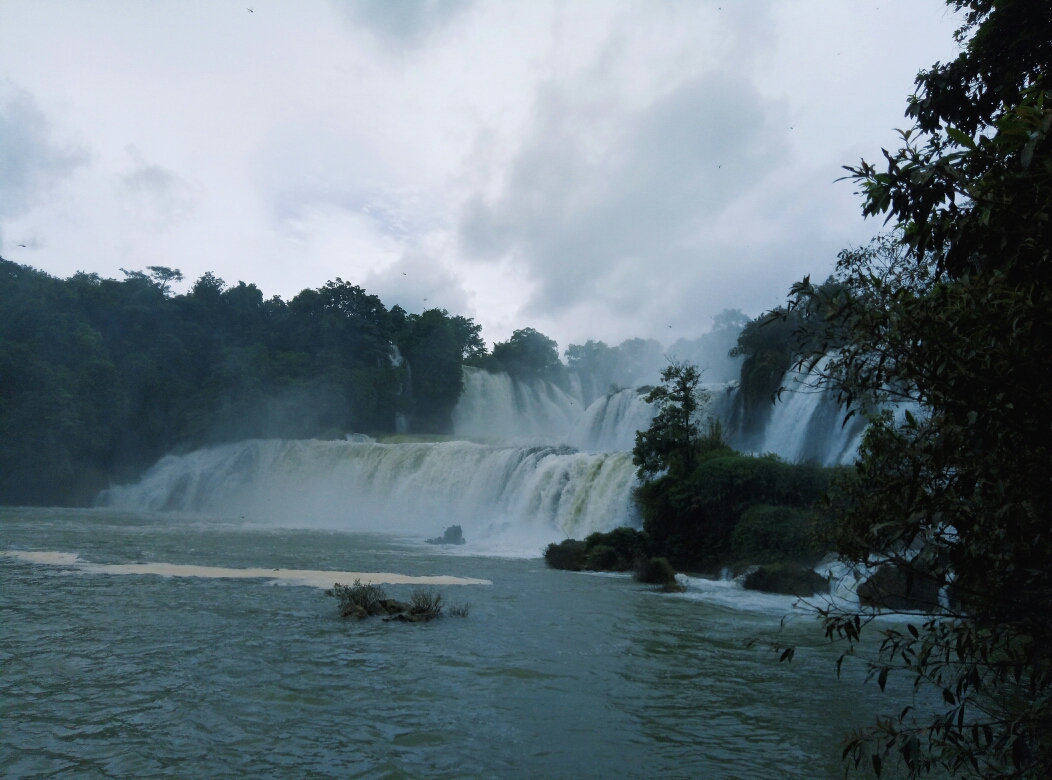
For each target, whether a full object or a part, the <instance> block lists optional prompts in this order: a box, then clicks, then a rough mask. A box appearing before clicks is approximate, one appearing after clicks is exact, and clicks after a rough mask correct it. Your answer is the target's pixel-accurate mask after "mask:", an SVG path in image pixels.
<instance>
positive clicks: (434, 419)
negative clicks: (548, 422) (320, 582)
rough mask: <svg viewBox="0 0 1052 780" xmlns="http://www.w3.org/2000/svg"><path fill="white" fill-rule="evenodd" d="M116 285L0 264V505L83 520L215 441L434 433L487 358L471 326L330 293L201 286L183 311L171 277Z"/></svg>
mask: <svg viewBox="0 0 1052 780" xmlns="http://www.w3.org/2000/svg"><path fill="white" fill-rule="evenodd" d="M125 276H126V278H125V279H123V280H114V279H103V278H100V277H99V276H98V275H97V274H87V273H78V274H76V275H75V276H72V277H70V278H69V279H57V278H54V277H52V276H49V275H48V274H45V273H43V272H41V271H37V270H35V269H32V268H30V267H27V266H22V265H17V264H15V263H12V262H9V261H6V260H3V259H0V503H4V504H56V505H67V504H84V503H87V502H90V500H91V499H92V497H93V496H94V495H95V494H96V492H97V491H98V490H99V489H100V488H103V487H106V486H107V485H108V484H110V483H111V482H114V481H121V480H126V479H129V478H133V477H134V476H135V475H137V474H138V473H140V472H141V471H142V470H143V469H144V468H146V467H148V466H149V465H151V464H152V463H154V462H155V461H156V460H157V459H158V458H159V457H160V456H161V455H163V454H165V453H167V452H169V451H172V450H173V449H181V448H190V447H195V446H199V445H202V444H208V443H215V442H220V441H230V440H235V439H241V438H246V437H262V436H280V437H307V436H342V435H343V434H345V433H349V432H365V433H385V432H393V431H394V430H395V425H396V419H397V416H398V415H406V416H407V417H408V418H409V419H410V420H411V421H412V422H411V424H412V426H413V428H414V429H415V430H416V431H419V432H445V431H446V430H448V428H449V425H450V415H451V412H452V409H453V407H454V406H455V405H456V402H457V399H458V398H459V396H460V393H461V390H462V384H463V379H462V370H461V366H462V364H463V363H464V361H465V360H475V361H478V360H481V359H482V358H483V357H485V352H486V350H485V346H484V344H483V342H482V339H481V336H480V327H479V326H478V325H476V324H475V323H473V322H472V321H471V320H470V319H468V318H465V317H459V316H450V315H449V314H448V313H447V312H445V311H444V310H437V309H436V310H430V311H427V312H424V313H423V314H420V315H411V314H406V312H405V311H404V310H402V309H401V308H400V307H398V306H395V307H393V308H392V309H390V310H389V309H387V308H386V307H385V306H384V305H383V303H382V302H381V301H380V299H379V298H377V297H376V296H375V295H369V294H368V293H366V292H365V291H364V290H362V289H361V288H360V287H357V286H355V285H353V284H350V283H347V282H344V281H342V280H340V279H336V280H335V281H333V282H329V283H328V284H326V285H325V286H323V287H321V288H318V289H308V290H303V291H302V292H300V293H299V294H298V295H296V296H295V297H294V298H292V299H291V300H288V301H284V300H282V299H281V298H278V297H274V298H270V299H264V297H263V294H262V293H261V291H260V290H259V289H258V288H257V287H256V286H255V285H252V284H245V283H243V282H240V283H238V284H237V285H234V286H229V287H228V286H226V285H225V284H224V282H223V281H222V280H221V279H218V278H217V277H215V276H214V275H212V274H205V275H204V276H202V277H201V278H200V279H198V280H197V282H196V283H194V285H193V286H192V287H191V289H190V290H189V292H187V293H186V294H185V295H173V294H171V292H170V283H171V282H172V281H173V280H178V279H181V275H180V274H179V273H178V272H177V271H174V270H172V269H168V268H164V267H151V268H150V269H149V273H141V272H125ZM392 345H394V347H397V349H395V348H393V346H392ZM403 358H404V359H403ZM409 366H411V369H410V367H409Z"/></svg>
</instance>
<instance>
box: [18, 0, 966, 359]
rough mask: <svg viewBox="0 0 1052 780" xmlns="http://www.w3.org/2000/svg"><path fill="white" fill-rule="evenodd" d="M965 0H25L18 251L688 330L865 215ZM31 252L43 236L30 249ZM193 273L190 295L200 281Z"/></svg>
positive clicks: (584, 334) (483, 311)
mask: <svg viewBox="0 0 1052 780" xmlns="http://www.w3.org/2000/svg"><path fill="white" fill-rule="evenodd" d="M955 22H956V20H955V18H954V17H953V16H952V15H950V14H949V13H948V12H947V10H946V7H945V5H944V3H943V2H941V1H940V0H866V1H865V2H863V1H862V0H858V2H856V1H855V0H766V1H765V0H711V2H709V1H706V0H694V1H692V2H687V0H646V1H645V2H631V1H627V2H613V1H612V0H601V1H597V2H566V1H564V0H554V1H552V2H548V1H547V0H522V1H521V2H510V1H506V2H483V1H482V0H477V1H475V2H473V1H472V0H295V2H293V1H292V0H286V1H283V2H278V0H238V1H237V2H227V1H226V0H203V1H202V2H189V1H186V0H171V1H170V2H151V3H146V2H140V1H139V0H135V1H134V2H132V1H129V2H92V3H85V2H80V1H79V0H78V1H77V2H48V1H47V0H33V2H24V1H22V0H0V254H2V255H3V256H4V257H5V258H6V259H9V260H14V261H16V262H20V263H26V264H29V265H33V266H35V267H38V268H42V269H44V270H46V271H48V272H49V273H52V274H56V275H59V276H67V275H69V274H72V273H74V272H76V271H78V270H87V271H95V272H98V273H101V274H103V275H106V276H116V277H120V276H121V274H120V270H119V269H121V268H127V269H142V268H145V267H146V266H148V265H168V266H173V267H177V268H180V269H182V271H183V272H184V274H185V275H186V277H187V282H189V281H190V280H192V279H194V278H196V277H197V276H200V275H201V274H202V273H203V272H205V271H209V270H211V271H214V272H215V273H216V274H218V275H219V276H221V277H222V278H224V279H225V280H226V281H227V282H236V281H238V280H245V281H249V282H255V283H256V284H258V285H259V286H260V287H261V288H262V289H263V291H264V294H266V295H268V296H269V295H274V294H278V295H281V296H283V297H287V296H290V295H293V294H295V293H296V292H297V291H298V290H300V289H302V288H303V287H315V286H318V285H320V284H322V283H324V282H325V281H326V280H327V279H331V278H334V277H336V276H340V277H342V278H343V279H345V280H350V281H353V282H355V283H357V284H360V285H362V286H363V287H365V288H366V289H367V290H369V291H370V292H374V293H376V294H378V295H380V297H381V298H382V299H383V300H384V302H385V303H386V304H387V305H389V306H390V305H392V304H395V303H398V304H401V305H402V306H403V307H405V308H406V309H408V310H410V311H420V310H422V309H423V308H431V307H434V306H440V307H444V308H447V309H449V310H450V311H451V312H454V313H464V314H467V315H469V316H473V317H475V318H476V320H478V321H479V322H481V323H482V324H483V326H484V336H485V337H486V338H487V340H489V341H493V340H496V339H503V338H506V337H507V336H508V335H509V334H510V332H511V330H512V329H514V328H517V327H524V326H532V327H536V328H538V329H540V330H542V331H544V332H545V333H548V334H549V335H551V336H553V337H555V338H556V339H557V340H558V341H559V342H560V344H561V345H563V346H565V345H566V344H567V343H569V342H570V341H575V342H580V341H583V340H585V339H588V338H598V339H604V340H606V341H608V342H618V341H620V340H621V339H624V338H628V337H632V336H646V337H654V338H657V339H659V340H661V341H662V342H664V343H666V344H668V343H670V342H671V341H673V340H675V339H676V338H678V337H681V336H685V337H688V338H690V337H694V336H697V335H699V334H700V333H702V332H704V331H706V330H708V329H709V327H710V326H711V323H712V316H713V315H714V314H716V313H717V312H719V311H720V310H722V309H724V308H728V307H733V308H741V309H743V310H745V312H746V313H748V314H750V315H755V314H758V313H759V312H761V311H762V310H764V309H766V308H770V307H771V306H774V305H777V304H778V303H780V302H781V301H782V300H783V298H784V295H785V292H786V290H787V289H788V286H789V284H790V283H791V282H792V281H794V280H796V279H799V278H800V277H802V276H803V275H804V274H806V273H811V274H813V275H815V276H823V275H824V274H826V273H828V272H829V270H830V269H831V268H832V265H833V262H834V261H835V257H836V253H837V251H838V250H839V249H841V248H843V247H845V246H847V245H851V244H857V243H860V242H863V241H866V240H867V239H868V238H869V237H870V236H872V235H873V234H874V233H875V232H877V231H878V230H879V229H880V225H879V223H876V222H873V221H869V222H864V221H863V220H862V219H861V217H860V215H859V200H858V198H857V197H856V196H855V195H854V194H853V187H852V185H851V183H850V182H840V183H835V181H834V180H835V179H837V178H838V177H839V176H840V175H841V174H842V173H843V172H842V171H841V169H840V166H841V165H844V164H851V163H854V162H857V160H858V159H859V158H860V157H861V156H866V157H867V158H868V159H873V160H876V159H879V157H880V148H881V147H882V146H891V145H893V144H894V143H895V134H894V128H896V127H904V126H905V120H904V118H903V111H904V109H905V105H906V96H907V95H908V94H909V93H910V91H911V89H912V84H913V78H914V76H915V75H916V72H917V70H918V69H920V68H922V67H926V66H929V65H931V64H933V63H934V62H935V61H937V60H946V59H948V58H950V57H953V56H954V55H955V53H956V46H955V44H954V43H953V40H952V32H953V30H954V28H955ZM23 245H24V246H23ZM187 282H184V284H183V285H182V286H181V287H180V288H177V289H182V288H185V286H186V284H187Z"/></svg>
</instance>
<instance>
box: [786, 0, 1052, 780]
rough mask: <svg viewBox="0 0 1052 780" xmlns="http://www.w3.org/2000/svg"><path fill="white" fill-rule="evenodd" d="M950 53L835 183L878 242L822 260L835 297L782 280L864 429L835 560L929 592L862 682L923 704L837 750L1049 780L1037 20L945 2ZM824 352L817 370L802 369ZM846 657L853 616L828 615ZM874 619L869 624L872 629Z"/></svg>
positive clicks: (1046, 377)
mask: <svg viewBox="0 0 1052 780" xmlns="http://www.w3.org/2000/svg"><path fill="white" fill-rule="evenodd" d="M949 5H950V6H951V7H952V8H954V9H955V10H957V11H963V24H962V26H961V28H960V30H959V31H958V32H957V34H956V35H957V40H958V42H959V43H960V44H961V45H962V50H961V53H960V55H959V56H958V57H957V58H956V59H955V60H953V61H952V62H950V63H947V64H936V65H935V66H934V67H933V68H931V69H930V70H927V71H923V72H921V73H920V74H919V75H918V77H917V82H916V83H917V90H916V93H915V95H914V96H913V97H912V98H911V100H910V103H909V108H908V111H907V115H908V116H910V117H911V118H912V119H913V120H914V121H915V124H914V127H913V128H912V129H910V130H908V131H905V132H903V133H902V134H901V137H902V148H901V149H899V150H898V151H896V152H887V151H885V153H884V156H885V160H886V166H884V167H883V168H882V169H881V168H878V167H876V166H874V165H871V164H869V163H867V162H864V161H863V162H862V163H861V164H860V165H859V166H857V167H855V168H850V169H849V171H850V175H851V176H852V177H853V178H854V179H855V180H856V181H857V182H858V183H859V184H860V185H861V189H862V193H863V195H864V198H865V203H864V207H863V211H864V213H865V214H866V215H867V216H876V215H881V214H883V215H886V219H887V220H888V221H890V223H891V224H892V225H893V226H894V231H893V233H892V234H891V236H890V237H886V238H884V239H883V240H882V241H878V242H877V243H876V244H874V245H873V246H871V247H868V248H863V249H859V250H852V251H847V252H844V253H842V255H841V258H840V262H839V264H838V270H837V280H838V281H839V282H840V283H841V284H839V285H837V286H835V288H829V289H825V290H823V289H822V288H819V287H817V286H815V285H812V284H811V283H810V281H809V280H808V279H805V280H804V281H803V282H802V283H800V284H798V285H795V286H794V288H793V291H792V295H791V305H790V309H791V310H792V309H793V308H794V307H806V308H808V309H809V310H812V311H820V312H821V313H822V315H823V316H822V317H817V318H811V319H810V320H808V326H809V330H808V333H807V336H808V340H807V344H808V345H809V346H808V349H807V350H806V351H805V354H804V356H803V357H802V359H801V364H802V366H803V367H804V368H811V367H814V366H818V365H823V366H825V367H826V374H827V378H828V380H829V381H830V382H831V383H832V384H833V386H834V387H836V388H837V390H838V391H839V393H840V395H841V398H842V400H843V401H844V402H845V403H847V404H849V405H851V406H852V407H853V408H855V409H859V408H865V407H869V408H874V405H879V404H888V403H889V402H905V403H906V405H905V406H904V407H902V408H901V411H900V414H899V415H893V414H892V413H891V412H886V413H884V414H883V415H880V416H878V417H876V418H875V419H874V420H873V423H872V425H871V427H870V430H869V432H868V434H867V436H866V438H865V441H864V444H863V446H862V451H861V459H860V461H859V463H858V467H857V470H856V475H855V478H854V479H853V480H851V481H848V482H845V483H844V484H843V485H842V486H841V489H840V490H839V491H838V492H836V493H834V506H835V507H836V509H837V513H838V525H837V530H836V541H837V544H838V548H839V550H840V553H841V555H843V556H844V557H846V558H848V559H849V560H854V561H857V562H859V563H867V564H870V565H872V564H874V563H877V564H883V565H884V566H887V567H891V568H892V569H893V570H897V571H898V572H900V573H901V574H902V575H903V577H902V581H903V582H905V585H906V589H907V590H910V588H912V587H917V586H918V583H922V582H924V583H926V584H927V585H929V586H931V587H937V588H941V589H942V593H943V599H944V604H945V606H944V608H943V609H942V610H941V611H940V612H939V613H938V614H935V615H932V616H930V617H928V618H926V619H918V618H915V617H914V618H911V619H910V620H911V621H912V622H911V623H910V624H909V625H908V626H906V627H905V628H903V629H901V630H900V629H897V628H884V629H882V631H883V634H884V638H883V643H882V645H881V650H880V654H879V656H878V657H877V658H876V660H875V662H874V671H875V673H876V676H877V679H878V682H879V684H880V685H881V687H883V686H884V684H885V681H886V679H887V677H888V675H889V673H890V674H893V673H896V672H906V673H908V674H909V675H912V676H913V678H914V680H915V681H916V682H917V683H918V684H921V685H923V684H929V685H932V686H935V687H936V689H937V690H938V691H940V692H941V697H942V700H943V702H944V703H945V708H944V709H942V710H941V711H938V712H935V713H933V714H923V713H917V712H915V711H913V710H911V709H909V708H907V710H906V711H904V712H903V713H901V715H900V716H899V717H897V718H893V719H888V720H883V721H880V722H879V723H878V724H877V725H876V726H874V727H873V728H871V729H869V730H866V731H864V732H860V733H858V734H857V735H856V737H855V738H854V739H853V740H852V741H851V742H850V743H849V744H848V746H847V750H846V752H845V756H846V757H849V758H850V759H852V760H853V763H854V765H855V766H856V767H857V766H860V765H865V766H871V767H872V769H873V770H874V771H875V772H876V773H877V774H878V775H879V774H880V773H881V772H882V771H883V769H884V768H885V766H886V765H887V762H888V760H889V758H892V759H894V760H895V761H896V762H897V763H899V764H901V766H902V767H904V769H905V771H906V772H907V774H908V775H910V776H911V777H912V776H917V775H920V774H922V773H925V772H929V771H949V772H951V773H952V774H954V775H967V774H973V775H976V776H982V777H990V778H1009V777H1013V778H1015V777H1018V778H1023V777H1026V778H1038V777H1041V778H1047V777H1049V776H1052V621H1050V620H1049V615H1052V522H1050V521H1052V438H1050V436H1049V434H1050V433H1052V263H1050V256H1049V253H1050V251H1052V233H1050V231H1052V141H1050V140H1049V129H1050V126H1052V82H1050V81H1049V78H1050V69H1052V5H1050V4H1049V3H1046V2H1036V1H1035V0H1000V1H999V2H994V0H969V1H967V2H966V1H965V0H951V1H950V2H949ZM823 359H825V362H822V363H820V362H819V361H822V360H823ZM824 614H825V618H826V621H827V622H826V630H827V633H828V634H829V635H830V636H833V637H835V636H841V637H845V638H846V639H847V640H848V641H849V642H852V643H854V642H855V641H857V640H858V638H859V632H860V630H862V628H863V627H864V626H865V625H866V623H867V617H866V615H864V614H861V613H852V612H850V611H849V612H842V611H837V610H828V611H826V612H825V613H824ZM883 625H886V624H883Z"/></svg>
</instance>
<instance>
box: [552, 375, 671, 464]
mask: <svg viewBox="0 0 1052 780" xmlns="http://www.w3.org/2000/svg"><path fill="white" fill-rule="evenodd" d="M656 411H657V410H656V409H655V408H654V407H653V406H652V405H650V404H648V403H647V402H646V401H645V400H643V395H641V394H640V393H639V392H638V391H636V390H621V391H620V392H617V393H613V394H611V395H606V396H603V397H601V398H597V399H596V400H595V401H593V402H592V403H591V404H590V405H589V406H588V408H586V409H585V410H584V412H583V413H582V414H581V415H580V416H579V417H578V418H577V419H576V420H575V421H574V425H573V428H572V429H571V430H570V431H569V433H568V434H567V435H566V442H567V444H569V445H570V446H572V447H576V448H577V449H580V450H588V451H590V452H620V451H626V450H631V449H632V448H633V447H634V446H635V443H636V431H641V430H646V429H647V428H649V427H650V422H651V420H653V419H654V414H655V412H656Z"/></svg>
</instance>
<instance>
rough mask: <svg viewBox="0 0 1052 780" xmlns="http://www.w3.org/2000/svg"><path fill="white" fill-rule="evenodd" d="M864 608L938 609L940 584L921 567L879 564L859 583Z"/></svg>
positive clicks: (911, 610)
mask: <svg viewBox="0 0 1052 780" xmlns="http://www.w3.org/2000/svg"><path fill="white" fill-rule="evenodd" d="M857 592H858V603H859V604H861V605H862V606H863V607H875V608H879V609H890V610H895V611H897V612H934V611H935V610H937V609H938V608H939V583H938V581H937V580H936V579H935V578H934V577H932V576H931V575H930V574H928V573H927V572H925V571H923V570H918V569H907V567H905V566H891V565H888V566H881V567H880V568H879V569H877V571H876V572H874V574H873V575H872V576H871V577H870V578H869V579H867V580H866V581H865V582H863V583H862V584H861V585H859V586H858V590H857Z"/></svg>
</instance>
